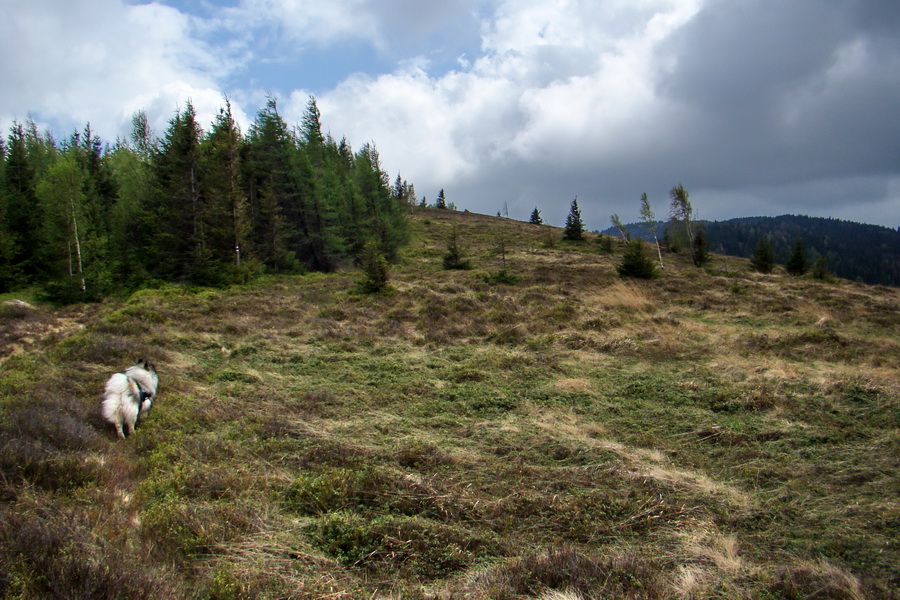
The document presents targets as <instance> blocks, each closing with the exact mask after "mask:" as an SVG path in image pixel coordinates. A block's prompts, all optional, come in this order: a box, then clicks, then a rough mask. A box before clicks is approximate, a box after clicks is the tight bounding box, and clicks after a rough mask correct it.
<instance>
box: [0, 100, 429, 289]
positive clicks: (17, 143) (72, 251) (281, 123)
mask: <svg viewBox="0 0 900 600" xmlns="http://www.w3.org/2000/svg"><path fill="white" fill-rule="evenodd" d="M132 125H133V127H132V132H131V135H130V139H129V140H117V141H116V142H115V143H114V144H113V145H112V146H110V145H109V144H108V143H104V142H103V141H102V140H101V139H100V138H99V137H98V136H97V135H96V134H95V133H94V132H93V131H92V130H91V128H90V125H88V126H87V127H85V129H84V131H83V132H81V133H73V134H72V135H71V136H70V137H69V138H68V139H66V140H65V141H63V142H57V141H56V140H55V139H54V137H53V135H52V134H50V133H41V132H39V131H38V128H37V126H36V125H35V123H34V122H33V121H32V120H31V119H29V120H28V121H27V122H26V123H25V124H21V123H15V124H14V125H13V127H12V128H11V131H10V133H9V137H8V140H6V141H4V140H0V158H2V160H0V292H5V291H10V290H13V289H18V288H22V287H27V286H36V287H39V288H41V289H42V290H44V293H45V294H46V296H47V297H48V298H49V299H53V300H62V301H69V300H85V299H87V300H89V299H96V298H100V297H103V296H105V295H108V294H110V293H115V292H117V291H124V290H129V289H136V288H139V287H141V286H143V285H146V284H147V283H148V282H152V281H154V280H155V281H173V282H189V283H197V284H222V283H229V282H236V281H246V280H247V279H249V278H250V277H252V276H253V275H255V274H258V273H261V272H297V271H302V270H316V271H326V272H327V271H332V270H334V269H335V268H337V267H339V266H340V265H341V264H343V263H346V262H350V261H352V260H355V257H357V256H358V254H359V252H360V250H361V249H362V247H363V245H364V244H365V243H366V242H369V241H372V242H374V243H375V244H376V245H377V248H378V251H379V252H380V253H382V254H383V255H384V256H386V257H388V258H391V257H393V256H394V255H395V254H396V251H397V249H398V248H399V247H400V246H401V245H402V244H404V243H405V242H406V241H407V239H408V235H409V233H408V227H407V224H406V207H407V206H408V205H409V204H411V203H415V192H414V189H413V186H412V185H410V184H408V183H407V182H406V181H404V180H402V179H401V178H400V176H399V175H398V176H397V179H396V182H395V184H394V185H391V183H390V179H389V176H388V174H387V173H386V172H385V171H384V170H383V169H382V167H381V164H380V160H379V156H378V152H377V150H376V148H375V147H374V145H372V144H370V143H366V144H364V145H363V146H362V147H361V148H360V149H359V150H357V151H355V152H354V151H353V150H352V149H351V147H350V145H349V144H348V142H347V140H346V139H341V140H340V141H337V140H335V139H334V138H333V137H332V136H331V135H330V134H327V135H326V134H324V133H323V131H322V124H321V115H320V112H319V109H318V107H317V105H316V101H315V99H314V98H310V101H309V104H308V105H307V110H306V113H305V114H304V117H303V119H302V122H301V123H300V124H298V125H297V126H295V127H290V126H288V124H287V123H286V121H285V120H284V118H283V117H282V116H281V115H280V114H279V112H278V107H277V103H276V101H275V99H274V98H269V99H268V101H267V103H266V105H265V107H263V108H262V109H260V110H259V111H258V112H257V114H256V117H255V120H254V121H253V123H252V124H251V125H250V127H249V130H248V131H247V132H246V134H245V133H243V132H242V131H241V129H240V127H239V125H238V124H237V122H236V121H235V119H234V117H233V115H232V111H231V105H230V102H228V101H227V99H226V101H225V103H224V106H223V107H222V108H221V109H220V111H219V113H218V114H217V115H216V117H215V120H214V121H213V123H212V124H211V126H210V128H209V130H208V131H207V130H204V129H203V127H202V125H201V124H200V123H199V122H198V119H197V114H196V112H195V110H194V107H193V106H192V105H191V103H190V102H188V103H187V104H186V105H185V106H184V108H183V109H181V110H180V111H179V112H178V113H177V114H176V115H175V116H173V117H172V118H171V119H170V121H169V122H168V127H167V129H166V131H165V132H164V133H163V134H162V135H161V136H157V135H155V134H154V132H152V131H151V129H150V125H149V122H148V119H147V116H146V113H144V112H143V111H139V112H137V113H135V115H134V117H133V120H132Z"/></svg>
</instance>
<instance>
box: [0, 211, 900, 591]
mask: <svg viewBox="0 0 900 600" xmlns="http://www.w3.org/2000/svg"><path fill="white" fill-rule="evenodd" d="M412 226H413V230H414V236H413V242H412V243H411V244H410V246H408V247H407V248H406V249H405V250H404V252H403V255H402V257H401V261H400V263H399V264H398V265H395V266H394V268H393V269H392V271H391V280H390V286H391V289H392V291H391V293H390V294H374V295H367V294H360V293H358V292H357V291H355V290H354V282H355V280H356V279H357V278H358V277H357V275H356V274H355V273H337V274H333V275H307V276H292V277H268V278H265V279H261V280H259V281H257V282H255V283H253V284H250V285H245V286H235V287H233V288H231V289H227V290H206V289H188V288H181V287H178V286H167V287H164V288H161V289H157V290H143V291H141V292H139V293H137V294H134V295H133V296H132V297H131V298H129V299H127V300H124V301H109V302H107V303H104V304H102V305H94V306H89V307H73V308H70V309H59V310H54V309H48V308H38V309H35V310H34V311H24V312H23V311H18V312H16V313H15V314H10V315H6V320H5V321H4V325H3V330H2V333H3V335H4V337H3V338H2V345H0V357H4V356H5V357H6V358H3V360H2V362H0V473H2V477H0V546H2V547H3V548H5V549H6V548H8V549H9V550H7V551H6V552H3V553H0V597H9V598H25V597H41V596H53V595H60V594H63V595H65V593H64V592H65V591H66V590H71V591H72V594H73V595H75V596H78V595H79V594H80V597H92V598H104V597H109V598H116V597H125V596H126V595H127V596H128V597H135V596H137V597H148V598H149V597H170V598H197V599H200V598H210V599H212V598H221V599H226V598H231V599H234V598H284V597H290V598H321V597H334V598H371V597H392V598H393V597H396V598H400V597H403V598H423V599H424V598H434V597H442V598H485V599H487V598H494V599H495V598H507V599H513V598H526V597H539V596H541V595H542V594H546V593H548V592H549V591H551V590H555V591H556V592H558V593H559V594H566V593H568V594H570V595H571V597H576V596H575V594H578V595H580V597H583V598H609V597H615V598H669V597H693V598H772V599H776V598H785V599H787V598H807V597H815V598H864V597H873V598H874V597H890V596H891V595H892V594H893V595H896V594H897V593H898V575H900V573H898V571H897V566H896V565H897V564H900V556H898V552H897V548H896V540H895V538H896V529H897V524H898V519H900V503H898V501H897V498H898V497H900V493H898V492H900V485H898V478H897V475H896V474H897V472H898V471H897V467H898V466H900V465H898V459H897V457H898V456H900V452H898V450H900V447H898V446H900V444H898V441H900V437H898V435H897V433H898V426H900V423H898V416H897V415H898V410H897V409H898V397H900V377H898V374H897V370H896V365H897V364H900V295H898V292H897V290H895V289H889V288H878V287H867V286H862V285H858V284H854V283H850V282H845V281H841V282H837V283H834V282H818V281H813V280H807V279H795V278H788V277H781V276H777V275H769V276H762V275H758V274H755V273H753V272H752V271H751V270H750V269H749V266H748V265H747V264H746V262H745V261H741V260H739V259H734V258H729V259H728V261H727V265H728V271H727V272H722V271H721V269H717V267H716V264H715V263H714V264H713V265H712V267H711V270H710V272H709V273H708V272H706V271H703V270H699V269H696V268H694V267H692V266H691V265H690V264H689V259H688V258H687V257H686V256H680V255H667V256H666V257H665V259H666V268H665V270H664V271H663V272H662V274H661V277H660V278H659V279H657V280H654V281H649V282H640V283H634V282H621V281H620V280H619V278H618V277H617V276H616V274H615V265H616V264H617V262H618V261H619V254H620V253H621V248H619V247H617V248H616V249H615V252H614V254H612V255H611V254H608V253H603V252H601V251H600V246H599V244H597V243H594V240H588V242H589V243H583V244H569V243H564V242H561V241H557V242H556V243H554V244H552V247H547V246H548V244H547V243H546V241H547V228H545V227H536V226H531V225H527V224H524V223H517V222H514V221H509V220H506V219H498V218H492V217H483V216H479V215H471V214H462V213H453V212H448V211H436V210H428V211H425V212H424V213H417V214H416V215H414V216H413V219H412ZM453 227H456V230H457V233H458V236H459V243H460V245H461V246H462V247H463V248H464V249H465V253H466V256H467V258H469V259H470V260H472V262H473V267H474V268H473V269H472V270H471V271H446V270H444V269H443V268H442V257H443V254H444V253H445V252H446V239H447V236H448V235H449V233H450V231H451V230H452V228H453ZM501 237H502V238H503V240H504V243H505V245H506V269H507V270H508V273H509V274H512V275H515V279H505V278H504V279H502V280H501V279H499V278H496V277H487V278H486V277H484V274H486V273H487V274H491V273H495V274H496V273H498V272H501V270H502V269H503V265H502V264H501V258H500V257H499V256H498V254H497V252H496V247H497V244H498V240H499V239H500V238H501ZM589 237H595V236H593V235H590V236H589ZM710 273H712V274H710ZM139 356H143V357H145V358H147V359H149V360H151V361H152V362H154V363H155V364H156V365H157V368H158V369H159V372H160V378H161V384H160V393H159V398H158V400H157V402H156V403H155V404H154V408H153V410H152V412H151V413H150V415H149V417H148V418H147V419H146V420H145V421H143V422H142V423H141V424H140V425H139V427H138V430H137V432H136V434H135V435H134V436H133V437H131V438H129V439H128V440H127V441H125V442H121V441H119V440H117V439H116V438H115V434H114V432H113V431H112V430H111V427H110V426H108V425H106V424H105V423H103V422H102V420H101V419H100V418H99V415H98V404H99V397H100V393H101V391H102V387H103V383H104V381H105V379H106V378H107V377H108V376H109V374H111V373H113V372H115V371H118V370H121V369H123V368H124V367H125V366H127V365H128V364H130V363H132V362H133V361H134V360H135V359H136V358H138V357H139ZM122 565H125V566H124V567H123V566H122Z"/></svg>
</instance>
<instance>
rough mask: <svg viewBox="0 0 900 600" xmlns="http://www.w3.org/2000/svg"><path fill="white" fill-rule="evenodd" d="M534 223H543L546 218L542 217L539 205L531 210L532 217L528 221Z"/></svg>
mask: <svg viewBox="0 0 900 600" xmlns="http://www.w3.org/2000/svg"><path fill="white" fill-rule="evenodd" d="M528 222H529V223H531V224H532V225H543V224H544V220H543V219H542V218H541V211H539V210H538V209H537V206H535V207H534V210H533V211H531V219H530V220H529V221H528Z"/></svg>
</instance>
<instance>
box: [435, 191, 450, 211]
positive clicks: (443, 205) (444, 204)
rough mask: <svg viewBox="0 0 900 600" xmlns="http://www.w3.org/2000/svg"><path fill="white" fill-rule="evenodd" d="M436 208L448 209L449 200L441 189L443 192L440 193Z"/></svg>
mask: <svg viewBox="0 0 900 600" xmlns="http://www.w3.org/2000/svg"><path fill="white" fill-rule="evenodd" d="M434 207H435V208H440V209H446V208H447V198H446V196H444V189H443V188H441V191H440V192H439V193H438V197H437V200H435V202H434Z"/></svg>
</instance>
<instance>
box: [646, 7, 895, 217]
mask: <svg viewBox="0 0 900 600" xmlns="http://www.w3.org/2000/svg"><path fill="white" fill-rule="evenodd" d="M898 14H900V4H897V3H888V2H884V3H880V4H877V3H875V4H873V3H867V2H830V3H822V2H817V1H811V0H796V1H792V2H775V1H772V0H767V1H760V2H752V3H750V2H745V1H740V0H727V1H722V2H715V3H710V4H709V5H707V6H706V7H704V8H703V9H701V10H700V12H698V13H697V15H696V16H695V17H694V18H693V19H692V20H691V21H690V22H689V23H688V24H686V25H685V26H684V27H682V28H681V29H680V30H679V31H678V32H676V33H675V34H674V35H672V36H671V37H670V38H669V39H668V40H667V41H666V42H665V43H664V44H662V45H660V46H659V48H658V50H657V56H658V60H659V64H660V70H659V76H658V80H657V89H658V91H659V92H660V94H661V95H662V96H663V97H665V98H669V99H672V100H674V101H675V102H677V103H679V104H681V105H683V106H686V107H688V108H689V111H690V113H691V115H692V119H691V120H690V122H689V125H690V127H689V128H688V129H687V130H684V131H682V135H684V136H685V139H686V141H687V143H688V150H690V151H693V152H701V153H703V154H704V155H706V156H707V158H708V159H709V160H710V162H708V163H706V164H705V165H704V166H703V169H702V170H703V172H699V169H698V172H697V173H696V176H697V178H698V179H700V180H702V181H704V182H708V183H709V184H713V185H722V184H724V183H725V182H727V181H731V182H732V184H752V183H754V182H755V183H757V184H759V183H779V182H784V183H792V182H793V183H795V182H798V181H804V180H808V179H814V178H835V177H842V176H846V177H853V176H858V175H871V174H884V175H889V174H892V173H893V174H896V171H897V168H898V165H900V119H897V118H896V117H897V115H898V107H900V43H898V40H900V29H898V27H897V25H898V23H900V20H898V17H897V15H898ZM810 201H814V199H810Z"/></svg>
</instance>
